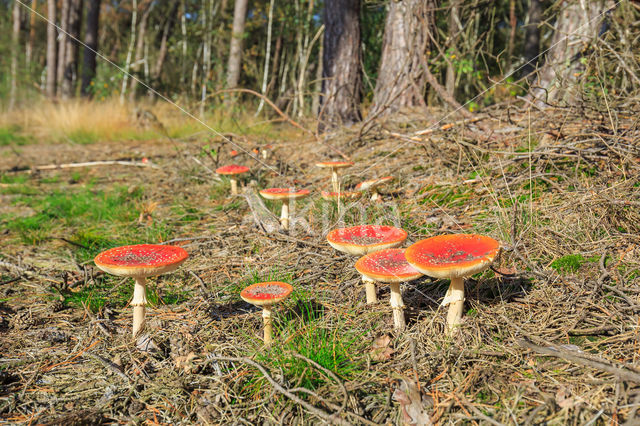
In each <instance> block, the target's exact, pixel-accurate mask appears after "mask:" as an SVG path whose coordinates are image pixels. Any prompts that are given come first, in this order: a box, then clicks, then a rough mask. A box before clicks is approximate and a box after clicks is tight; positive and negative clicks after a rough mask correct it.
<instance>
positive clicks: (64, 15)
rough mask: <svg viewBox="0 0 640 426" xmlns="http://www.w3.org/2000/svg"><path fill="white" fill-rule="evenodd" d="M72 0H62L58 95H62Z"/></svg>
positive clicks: (57, 75) (57, 77) (57, 76)
mask: <svg viewBox="0 0 640 426" xmlns="http://www.w3.org/2000/svg"><path fill="white" fill-rule="evenodd" d="M70 4H71V0H62V8H61V9H60V38H59V40H58V43H59V44H58V64H57V66H58V70H57V73H56V79H57V81H58V87H57V93H58V97H60V96H62V79H63V76H64V66H65V58H66V55H65V53H66V48H67V38H68V36H67V32H68V30H69V7H70Z"/></svg>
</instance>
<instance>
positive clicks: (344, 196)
mask: <svg viewBox="0 0 640 426" xmlns="http://www.w3.org/2000/svg"><path fill="white" fill-rule="evenodd" d="M320 195H322V198H324V199H325V200H327V201H329V200H333V201H339V200H356V199H358V198H360V197H361V196H362V193H361V192H350V191H346V192H329V191H320Z"/></svg>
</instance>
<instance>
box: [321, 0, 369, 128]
mask: <svg viewBox="0 0 640 426" xmlns="http://www.w3.org/2000/svg"><path fill="white" fill-rule="evenodd" d="M324 24H325V30H324V52H323V57H322V77H323V82H322V106H321V108H320V114H319V117H318V119H319V124H318V130H319V131H320V132H322V131H324V130H325V129H329V128H335V127H338V126H340V125H351V124H353V123H355V122H358V121H360V120H361V115H360V108H359V107H360V90H361V87H360V86H361V75H360V57H361V55H360V49H361V47H360V0H326V1H325V5H324Z"/></svg>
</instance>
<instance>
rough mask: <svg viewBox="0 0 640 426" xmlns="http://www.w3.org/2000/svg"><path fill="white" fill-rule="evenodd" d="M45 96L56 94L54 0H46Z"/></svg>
mask: <svg viewBox="0 0 640 426" xmlns="http://www.w3.org/2000/svg"><path fill="white" fill-rule="evenodd" d="M47 18H48V20H49V22H47V89H46V92H47V96H48V97H49V99H53V98H54V97H55V96H56V54H57V49H56V47H57V46H56V37H57V29H56V25H55V23H56V0H47Z"/></svg>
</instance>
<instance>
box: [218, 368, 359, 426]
mask: <svg viewBox="0 0 640 426" xmlns="http://www.w3.org/2000/svg"><path fill="white" fill-rule="evenodd" d="M208 360H210V361H211V360H216V361H227V362H242V363H245V364H249V365H251V366H253V367H255V368H257V369H258V370H259V371H260V373H262V375H263V376H264V378H265V379H267V381H268V382H269V383H271V385H272V386H273V387H274V388H275V390H277V391H278V392H280V393H281V394H282V395H284V396H286V397H287V398H289V399H291V400H292V401H293V402H295V403H297V404H300V405H302V406H303V407H304V408H305V409H306V410H308V411H310V412H311V413H313V414H314V415H316V416H318V417H320V418H321V419H323V420H324V421H326V422H328V423H332V424H338V425H349V424H350V423H349V422H347V421H345V420H343V419H341V418H340V417H337V416H336V414H335V413H334V414H329V413H327V412H326V411H324V410H321V409H320V408H318V407H315V406H313V405H311V404H309V403H308V402H306V401H304V400H302V399H300V398H299V397H297V396H296V395H295V394H293V393H291V391H290V390H289V389H285V388H284V387H283V386H282V385H281V384H280V383H278V382H276V381H275V380H274V379H273V377H271V375H269V373H268V372H267V370H266V369H265V368H264V367H263V366H262V365H261V364H258V363H257V362H255V361H254V360H252V359H250V358H246V357H222V356H209V357H208Z"/></svg>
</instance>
